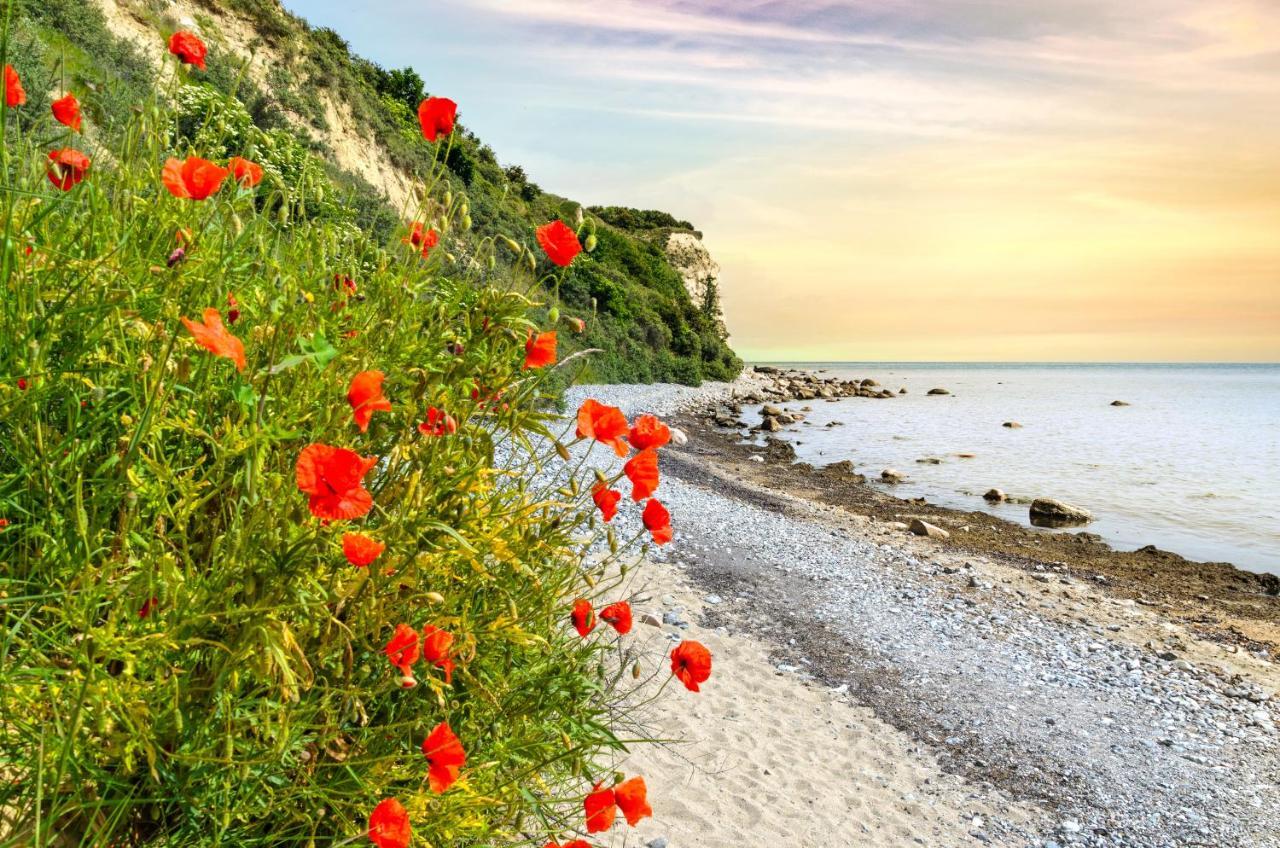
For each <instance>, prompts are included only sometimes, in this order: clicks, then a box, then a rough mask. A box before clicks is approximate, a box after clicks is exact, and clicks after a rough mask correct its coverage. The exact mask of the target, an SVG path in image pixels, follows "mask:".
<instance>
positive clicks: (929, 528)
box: [907, 518, 951, 539]
mask: <svg viewBox="0 0 1280 848" xmlns="http://www.w3.org/2000/svg"><path fill="white" fill-rule="evenodd" d="M907 530H908V531H910V532H911V533H913V534H915V535H917V536H928V537H929V538H930V539H947V538H950V537H951V534H950V533H948V532H947V531H946V530H943V529H942V528H941V527H938V526H937V525H934V524H930V523H929V522H927V521H921V520H920V519H919V518H913V519H911V523H910V524H908V525H907Z"/></svg>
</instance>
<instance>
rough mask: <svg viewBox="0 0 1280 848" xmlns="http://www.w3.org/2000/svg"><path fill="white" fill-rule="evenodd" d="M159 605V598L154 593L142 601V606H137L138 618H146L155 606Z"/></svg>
mask: <svg viewBox="0 0 1280 848" xmlns="http://www.w3.org/2000/svg"><path fill="white" fill-rule="evenodd" d="M159 605H160V599H159V598H157V597H155V596H154V595H153V596H152V597H150V598H147V599H146V600H145V601H143V602H142V606H141V607H139V608H138V618H146V617H147V616H149V615H151V613H152V612H153V611H154V610H155V608H156V607H158V606H159Z"/></svg>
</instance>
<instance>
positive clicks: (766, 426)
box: [760, 415, 782, 433]
mask: <svg viewBox="0 0 1280 848" xmlns="http://www.w3.org/2000/svg"><path fill="white" fill-rule="evenodd" d="M760 429H761V430H763V431H764V432H766V433H776V432H778V431H779V430H781V429H782V425H781V424H779V423H778V419H776V418H774V417H773V416H772V415H767V416H765V419H764V420H763V421H761V422H760Z"/></svg>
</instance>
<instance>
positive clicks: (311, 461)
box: [295, 444, 378, 521]
mask: <svg viewBox="0 0 1280 848" xmlns="http://www.w3.org/2000/svg"><path fill="white" fill-rule="evenodd" d="M377 464H378V458H377V457H376V456H370V457H363V456H360V454H358V453H356V452H355V451H353V450H347V449H346V448H335V447H333V446H332V445H321V444H311V445H307V446H306V447H305V448H303V449H302V453H300V454H299V455H298V463H297V467H296V469H295V471H296V473H297V478H298V488H299V489H300V490H302V491H303V492H305V493H306V494H308V495H310V496H311V497H310V499H309V501H308V503H307V507H308V508H309V509H310V510H311V514H312V515H314V516H315V517H316V518H319V519H322V520H324V521H342V520H345V519H351V518H359V517H360V516H362V515H365V514H366V513H368V512H369V510H370V509H372V508H373V496H372V495H370V494H369V491H368V490H367V489H366V488H365V487H364V484H363V482H362V481H363V480H364V475H365V474H367V473H368V472H369V469H371V468H373V466H375V465H377Z"/></svg>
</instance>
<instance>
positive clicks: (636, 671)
mask: <svg viewBox="0 0 1280 848" xmlns="http://www.w3.org/2000/svg"><path fill="white" fill-rule="evenodd" d="M631 679H632V680H639V679H640V661H639V660H637V661H636V664H635V665H633V666H631Z"/></svg>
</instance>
